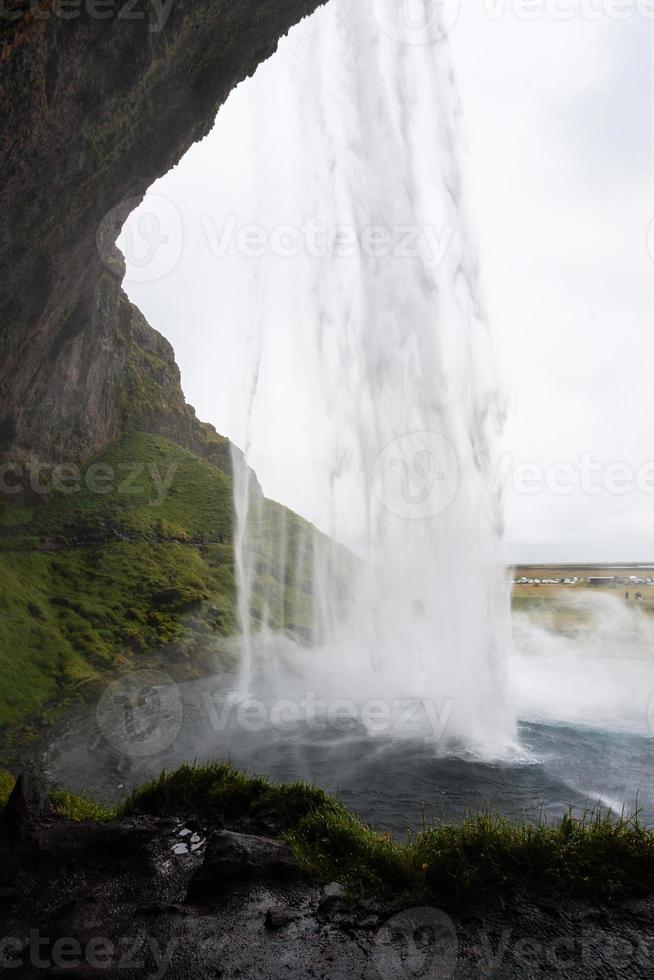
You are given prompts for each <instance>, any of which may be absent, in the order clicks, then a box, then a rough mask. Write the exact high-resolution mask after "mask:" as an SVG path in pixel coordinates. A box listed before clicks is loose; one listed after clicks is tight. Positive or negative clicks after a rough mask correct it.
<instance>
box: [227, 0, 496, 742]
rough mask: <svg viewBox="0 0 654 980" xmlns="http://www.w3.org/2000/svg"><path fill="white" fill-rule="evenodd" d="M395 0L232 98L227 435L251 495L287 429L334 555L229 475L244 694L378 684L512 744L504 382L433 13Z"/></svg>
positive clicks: (284, 59)
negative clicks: (241, 205)
mask: <svg viewBox="0 0 654 980" xmlns="http://www.w3.org/2000/svg"><path fill="white" fill-rule="evenodd" d="M410 6H411V5H410V4H406V3H398V2H397V0H331V2H330V3H328V4H327V6H326V7H324V8H322V9H320V10H319V11H318V12H317V13H316V14H314V15H313V16H312V17H311V18H309V19H307V20H305V21H304V22H303V23H302V24H300V25H299V26H298V27H297V28H296V29H295V30H294V31H292V32H291V34H290V35H289V37H288V38H286V39H285V40H284V41H283V42H282V43H281V45H280V48H279V51H278V53H277V54H276V55H275V56H274V58H272V59H271V60H270V61H269V62H268V63H267V64H266V65H264V66H262V68H261V69H260V70H259V71H258V72H257V74H256V75H255V76H254V77H253V78H252V79H250V80H248V81H247V82H246V83H245V84H244V85H243V86H242V87H241V90H240V91H239V93H237V94H238V98H239V111H240V112H241V113H242V114H243V115H244V118H246V119H247V122H248V126H249V133H250V137H249V150H250V153H251V154H252V157H251V161H250V162H251V164H252V167H253V173H255V174H256V178H255V179H256V185H253V186H252V187H251V188H250V194H251V200H250V204H249V206H250V207H251V209H252V214H253V215H254V216H255V219H256V222H255V223H256V229H257V230H256V231H253V230H252V229H250V231H249V232H248V233H247V235H249V237H247V236H246V237H245V238H243V240H242V247H243V250H244V251H245V252H246V253H247V254H246V255H244V257H243V260H242V261H243V268H244V272H243V281H242V283H241V287H242V288H241V292H240V294H239V301H240V312H239V316H240V318H241V323H242V324H244V325H245V329H246V332H247V343H245V344H244V351H245V355H244V359H245V366H244V377H245V389H244V397H243V403H242V404H243V413H242V418H241V424H240V433H241V438H240V442H241V445H242V446H243V449H244V453H245V459H246V461H247V462H248V463H249V464H250V465H255V466H257V470H258V475H259V476H260V477H261V479H262V483H263V486H264V489H266V472H265V470H266V466H265V465H264V466H263V467H261V466H259V465H257V464H258V461H259V462H260V461H261V460H262V459H263V458H264V456H265V457H266V458H267V459H268V460H269V461H270V460H272V462H269V463H268V464H267V465H268V467H269V469H270V467H271V466H274V465H275V462H274V460H275V452H276V447H277V446H278V444H279V443H280V441H282V442H283V443H284V445H285V446H286V447H288V444H289V443H291V442H292V444H293V447H294V451H295V453H296V455H297V457H298V458H300V459H304V460H305V469H304V472H305V474H306V480H307V485H308V486H310V491H311V495H310V499H311V506H310V507H309V508H308V509H307V510H308V511H309V512H308V513H306V516H308V517H309V518H311V519H313V520H314V521H316V522H317V523H318V524H319V525H320V527H321V530H322V531H324V532H326V533H327V534H328V535H330V536H331V537H332V538H333V539H335V540H337V541H339V542H343V543H344V544H345V545H347V546H348V548H349V549H350V550H351V553H352V558H351V560H350V559H348V558H345V557H344V554H345V553H344V552H340V553H339V554H337V551H336V550H335V549H334V550H332V551H330V546H329V542H327V541H326V539H325V538H323V537H322V535H320V534H319V533H318V532H316V531H315V530H313V529H312V528H310V527H309V525H306V524H304V523H303V522H301V521H299V520H298V521H297V522H294V523H293V527H292V529H289V527H284V526H283V517H282V512H281V510H278V509H275V508H274V507H273V506H272V505H267V504H266V502H265V501H264V500H263V498H262V496H261V494H260V492H259V490H258V486H257V485H256V481H254V482H253V481H252V480H251V479H250V477H249V475H248V470H247V467H246V468H245V469H243V470H242V472H241V473H240V474H237V479H236V480H235V487H236V498H235V500H236V514H237V525H238V533H237V541H236V551H237V561H236V567H237V574H238V580H239V581H238V585H239V590H240V612H241V627H242V634H243V644H242V645H243V662H242V671H241V679H240V693H241V695H242V696H245V695H246V694H247V693H249V692H250V691H251V690H252V689H253V688H254V687H256V685H257V683H259V684H263V685H264V686H266V687H267V688H269V689H270V690H271V691H273V690H276V691H277V693H281V694H285V695H288V694H289V690H290V688H289V683H290V682H289V677H292V678H293V679H294V684H295V688H296V689H297V690H298V691H304V692H307V691H310V692H312V696H314V695H315V696H319V697H320V699H321V703H322V704H323V705H329V704H331V703H333V702H334V701H339V700H340V701H342V700H343V699H346V700H350V701H352V702H354V703H356V704H361V703H362V702H366V703H368V705H369V704H370V702H371V700H372V699H375V702H376V704H377V707H376V708H375V711H376V712H377V716H378V717H379V718H381V717H382V716H384V717H386V715H385V714H384V711H383V703H387V704H390V703H392V705H393V706H394V707H393V709H392V712H391V714H392V717H393V719H395V718H396V717H397V712H398V711H399V709H397V705H399V704H401V703H408V702H409V701H414V702H415V703H416V704H418V705H419V706H420V708H421V710H422V711H423V715H424V718H423V722H425V720H426V719H431V720H432V721H433V719H434V718H437V719H439V728H438V737H434V738H433V739H432V741H433V742H434V744H436V743H437V742H438V744H439V747H440V748H444V749H445V750H448V749H458V748H460V747H461V746H463V747H467V749H469V750H470V751H475V752H479V753H482V754H484V755H485V756H488V757H491V756H497V755H499V754H502V753H503V752H504V751H505V750H506V749H507V747H509V746H511V745H512V744H513V741H514V738H515V723H514V718H513V714H512V711H511V708H510V704H509V699H508V694H507V677H506V665H507V658H508V654H509V649H510V630H509V596H508V588H507V586H506V584H505V575H504V570H503V569H502V568H501V563H500V547H499V546H500V535H501V510H500V508H501V502H500V500H499V497H498V496H497V495H496V494H493V493H492V492H491V490H490V489H489V486H488V479H487V473H488V472H489V470H490V471H492V461H493V457H494V453H495V447H494V443H495V434H496V431H497V429H498V427H499V423H500V419H501V398H500V397H499V394H498V391H497V384H496V380H495V377H494V370H493V344H492V337H491V336H490V333H489V329H488V326H487V324H486V322H485V319H484V315H483V309H482V306H481V301H480V295H479V292H480V291H479V284H478V268H477V257H476V254H475V249H474V246H473V243H472V242H471V239H470V235H469V232H468V225H467V219H466V209H465V201H464V192H463V182H462V177H461V171H460V167H459V159H460V154H461V149H462V147H461V135H460V109H459V104H458V99H457V91H456V86H455V81H454V78H453V74H452V70H451V65H450V60H449V54H448V47H447V39H446V37H445V35H446V30H445V25H442V24H440V26H439V22H438V21H434V20H430V21H429V22H425V23H423V22H419V21H417V20H416V21H412V20H411V19H410V18H409V13H408V10H409V7H410ZM421 6H424V5H421ZM434 8H435V9H436V5H434ZM217 126H218V136H217V138H219V137H220V116H219V118H218V124H217ZM246 169H247V167H246V166H244V170H246ZM280 433H283V436H284V438H283V440H281V436H280ZM277 465H280V466H281V465H284V464H283V462H281V461H279V462H278V463H277ZM236 468H237V469H238V466H237V467H236ZM253 487H256V489H254V490H253ZM307 497H309V493H307ZM280 572H281V573H282V575H283V576H284V577H285V579H286V581H287V583H289V590H288V595H291V594H292V596H293V597H294V598H293V603H294V604H295V605H294V608H293V609H290V608H289V602H288V595H283V594H280V591H279V577H278V576H279V573H280ZM308 583H311V586H310V587H309V584H308ZM283 591H284V590H282V592H283ZM298 597H301V601H300V600H299V599H298ZM298 602H299V603H300V605H302V606H303V609H302V610H300V612H298V608H299V607H298ZM304 604H306V606H305V605H304ZM309 607H310V608H309ZM300 613H301V615H300ZM303 617H304V618H303ZM300 620H302V621H303V623H304V626H305V627H306V625H307V623H308V622H309V621H310V623H311V628H310V629H308V630H307V629H306V628H305V630H304V632H302V630H299V629H297V628H296V627H298V624H299V623H300ZM300 639H301V640H302V642H300ZM280 671H282V673H281V674H280ZM280 676H283V681H280ZM257 678H259V680H257ZM275 684H279V687H278V688H276V687H275ZM271 696H272V695H271ZM380 704H382V707H380ZM373 716H374V711H372V712H369V713H368V715H367V717H368V728H369V729H370V730H373V729H374V728H375V726H374V725H372V724H370V723H369V722H370V718H371V717H373ZM425 723H426V722H425ZM421 724H422V723H421ZM378 727H379V728H380V730H381V729H383V725H382V726H378ZM421 732H423V734H424V724H423V727H422V728H421ZM427 734H429V732H427ZM432 734H434V733H433V726H432Z"/></svg>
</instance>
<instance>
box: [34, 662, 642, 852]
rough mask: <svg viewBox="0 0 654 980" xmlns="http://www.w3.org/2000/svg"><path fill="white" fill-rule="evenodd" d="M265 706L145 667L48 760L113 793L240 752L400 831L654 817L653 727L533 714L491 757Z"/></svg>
mask: <svg viewBox="0 0 654 980" xmlns="http://www.w3.org/2000/svg"><path fill="white" fill-rule="evenodd" d="M121 684H122V688H121ZM130 684H131V685H132V686H131V687H130V686H129V685H130ZM256 705H257V703H256V702H251V703H250V704H249V707H248V705H247V704H244V703H242V702H241V703H239V702H237V701H236V700H235V699H234V698H233V696H232V695H231V693H230V684H229V679H226V678H225V677H224V676H223V677H216V678H212V679H207V680H203V681H197V682H193V683H188V684H185V685H179V686H178V685H174V684H172V683H170V682H167V681H166V678H165V677H162V676H160V675H156V674H154V675H153V674H149V673H147V672H146V673H144V674H138V673H137V674H134V675H130V680H129V682H128V683H127V686H125V684H124V683H123V682H119V685H118V687H116V686H114V688H113V689H111V694H110V695H107V697H105V698H103V700H102V701H101V702H100V705H99V706H98V707H96V708H94V709H92V710H91V709H85V710H83V711H81V710H80V711H77V712H76V713H75V714H73V715H71V716H69V717H68V718H66V719H65V720H63V721H62V722H61V723H60V724H59V725H58V726H57V728H56V729H55V730H54V731H53V732H52V735H51V737H50V739H49V740H48V745H47V747H46V748H45V750H44V752H43V757H42V763H43V766H44V768H45V770H46V773H47V775H48V778H49V779H50V780H52V781H54V782H56V783H59V784H62V785H65V786H66V787H67V788H69V789H71V790H73V791H77V792H83V793H87V794H90V795H92V796H94V797H97V798H102V799H105V800H108V801H114V800H118V799H121V798H123V797H124V796H125V795H126V793H127V792H129V791H130V790H131V788H132V787H133V786H134V785H137V784H139V783H141V782H143V781H144V780H146V779H148V778H151V777H153V776H155V775H157V774H158V773H159V772H160V771H161V769H163V768H166V769H170V768H172V767H174V766H177V765H178V764H180V763H181V762H188V761H193V760H196V759H197V760H198V761H199V762H205V761H208V760H217V759H220V760H229V761H231V762H233V763H234V764H235V765H236V766H238V767H239V768H241V769H244V770H246V771H248V772H250V773H255V772H256V773H257V774H260V775H266V776H269V777H271V778H273V779H275V780H284V781H288V780H293V779H304V780H308V781H310V782H313V783H315V784H317V785H319V786H321V787H323V788H324V789H326V790H327V791H329V792H331V793H333V794H335V795H336V796H338V797H339V798H340V799H341V800H342V801H343V802H344V803H345V804H346V805H347V806H348V807H349V808H350V809H351V810H353V811H354V812H355V813H357V814H358V815H359V816H360V817H362V818H363V819H364V820H365V821H367V822H369V823H370V824H372V825H374V826H375V827H377V828H383V829H387V830H390V831H392V832H394V833H396V834H402V833H404V832H405V831H406V830H407V829H408V828H411V829H413V830H415V829H416V828H420V827H421V826H422V824H423V822H424V821H427V822H429V821H431V820H433V819H438V818H440V817H443V818H445V819H449V820H457V819H460V818H461V817H462V816H463V815H464V814H465V812H466V810H467V809H472V810H479V809H480V808H492V809H493V810H495V811H497V812H499V813H502V814H504V815H506V816H508V817H511V818H514V819H519V818H521V817H522V816H523V815H524V816H525V817H526V818H527V819H529V820H536V819H539V816H540V815H541V814H542V815H543V816H545V817H547V819H550V820H556V819H558V818H560V817H561V816H562V814H563V813H564V812H566V811H567V810H568V808H569V807H570V806H572V807H573V808H574V809H575V811H577V812H579V811H582V810H583V809H584V808H585V807H596V806H597V804H598V803H600V804H602V805H603V806H604V807H611V808H612V809H613V811H614V812H618V813H619V812H621V811H622V810H623V809H624V810H625V811H626V812H628V813H633V812H634V811H635V809H636V808H637V807H638V808H640V810H641V815H642V819H643V820H644V821H645V822H646V823H650V824H653V825H654V793H653V792H652V774H653V773H654V755H653V753H652V749H653V747H654V739H653V738H652V736H651V735H649V734H646V733H643V732H634V731H630V732H624V731H622V732H621V731H617V730H614V731H609V730H600V729H594V728H592V727H589V726H587V725H583V724H570V723H553V722H551V721H540V722H537V721H534V720H531V721H522V722H521V723H520V724H519V729H518V750H517V751H515V752H514V753H512V754H511V755H509V756H508V757H507V758H506V759H503V760H501V761H488V760H484V759H482V758H479V757H478V756H475V755H473V754H471V753H470V752H468V751H466V750H464V749H463V747H459V749H457V748H456V747H452V746H449V747H448V749H447V752H444V751H442V750H441V749H439V747H438V746H436V745H434V744H433V743H432V742H430V741H428V740H425V739H424V738H419V737H416V736H415V735H411V734H408V735H401V736H400V735H398V734H397V733H391V734H387V735H375V736H372V735H370V734H368V732H367V731H366V730H364V729H363V728H362V726H361V725H360V724H359V723H357V722H356V721H354V720H353V719H348V718H341V719H337V720H336V721H333V722H332V723H330V724H327V723H324V724H321V725H317V724H313V725H308V724H306V722H305V723H297V722H293V723H290V722H288V721H287V720H286V721H282V720H281V719H280V718H276V719H275V718H274V717H273V719H272V722H271V715H270V713H266V714H264V713H263V711H261V713H259V712H258V710H257V706H256ZM239 708H240V709H241V711H240V712H239V710H238V709H239ZM246 709H247V710H246ZM244 711H245V714H243V712H244ZM282 714H284V712H282ZM244 717H247V718H248V722H247V725H246V726H245V727H244V725H243V718H244Z"/></svg>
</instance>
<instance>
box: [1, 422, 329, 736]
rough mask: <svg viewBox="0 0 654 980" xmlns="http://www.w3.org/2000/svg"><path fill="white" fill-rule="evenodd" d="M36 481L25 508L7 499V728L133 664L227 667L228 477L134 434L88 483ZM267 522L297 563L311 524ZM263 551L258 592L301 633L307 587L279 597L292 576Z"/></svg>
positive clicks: (72, 478)
mask: <svg viewBox="0 0 654 980" xmlns="http://www.w3.org/2000/svg"><path fill="white" fill-rule="evenodd" d="M36 476H38V480H39V483H40V484H41V485H42V486H43V487H45V488H47V493H42V492H39V493H31V494H30V503H29V504H26V503H24V502H21V503H16V502H15V499H16V498H14V499H12V498H5V499H0V727H2V726H5V725H8V724H13V723H16V722H18V721H21V720H23V719H25V718H26V717H28V716H30V715H32V714H33V713H34V712H37V711H38V710H39V709H40V708H42V707H43V706H44V705H45V704H46V703H48V702H52V701H53V700H55V701H57V702H60V701H61V700H62V699H64V698H67V697H70V696H77V695H81V696H92V695H93V693H94V692H95V691H96V690H97V686H98V683H99V682H102V681H103V680H104V679H105V678H106V677H107V676H110V675H111V674H113V673H115V672H117V671H120V670H125V669H130V668H131V667H133V666H136V665H138V666H144V665H147V666H160V665H162V664H163V665H165V666H166V668H167V669H169V670H171V671H172V672H173V673H174V674H175V675H176V676H197V675H198V674H201V673H204V672H207V671H210V670H212V669H214V667H215V666H216V665H217V664H220V663H221V662H222V663H227V662H229V658H230V656H233V654H230V649H231V650H233V644H231V645H230V644H229V643H226V642H225V638H226V637H228V636H229V635H230V634H233V633H234V631H235V629H236V624H237V615H236V585H235V576H234V549H233V524H234V521H233V506H232V481H231V478H230V477H229V476H228V475H227V474H225V473H224V472H222V471H220V470H218V469H216V468H215V467H214V466H212V465H211V464H210V463H207V462H205V461H204V460H202V459H200V458H198V457H196V456H194V455H193V454H191V453H189V452H186V451H185V450H184V449H181V448H180V447H179V446H176V445H174V444H173V443H171V442H169V441H168V440H166V439H164V438H162V437H159V436H153V435H148V434H144V433H137V434H135V435H132V436H130V437H129V438H126V439H125V440H123V441H121V442H118V443H116V444H114V445H112V446H111V447H110V448H109V449H107V451H106V452H105V453H103V454H102V456H101V457H98V458H97V459H94V460H91V461H89V463H87V464H86V466H85V468H84V471H83V472H82V473H81V474H74V473H69V472H67V471H63V472H59V473H55V474H52V473H42V474H35V473H33V474H32V482H33V483H35V482H36V480H35V477H36ZM7 482H8V483H10V482H11V481H10V480H9V479H8V480H7ZM21 499H24V498H21ZM261 522H262V524H265V525H266V526H267V528H268V529H269V530H270V529H271V528H272V529H275V528H279V533H280V534H281V533H284V534H285V536H286V537H287V539H288V541H289V554H290V556H291V557H289V567H290V562H291V558H292V554H293V542H294V541H296V540H298V539H299V538H300V537H301V535H302V532H303V530H305V529H306V528H307V525H306V524H305V523H304V522H303V521H301V519H300V518H298V517H297V516H296V515H294V514H291V513H290V512H288V511H285V510H284V508H282V507H279V506H278V505H276V504H273V503H270V502H265V503H264V504H263V505H262V508H261ZM267 537H268V536H267ZM272 537H273V538H274V535H272ZM260 550H261V553H260V555H259V556H258V559H257V572H258V579H257V581H256V583H255V589H256V588H257V587H258V589H259V591H261V592H262V591H263V590H264V588H265V590H266V592H267V593H271V594H272V595H273V596H276V597H277V599H278V603H277V605H278V608H277V609H276V615H277V617H278V619H279V620H280V625H282V624H283V625H284V626H285V627H286V628H289V629H292V630H297V631H298V632H300V633H301V632H303V631H304V630H305V629H306V628H307V627H308V610H309V606H310V603H309V601H308V597H307V594H306V592H305V591H304V590H305V589H306V588H307V585H306V582H302V583H297V585H298V589H301V590H302V591H297V590H295V589H293V588H290V587H289V588H285V587H284V585H285V582H286V579H287V578H288V572H289V567H286V566H285V567H280V566H279V563H277V564H276V563H275V562H274V561H273V560H272V555H271V554H266V553H264V550H263V546H261V549H260ZM309 557H310V556H308V557H307V562H308V561H309ZM308 567H309V565H308V564H307V568H308ZM261 601H263V600H260V599H257V597H255V600H254V606H255V609H254V612H255V615H256V611H257V608H256V607H257V603H259V602H261ZM273 606H275V603H273Z"/></svg>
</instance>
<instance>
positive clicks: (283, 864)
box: [188, 830, 303, 902]
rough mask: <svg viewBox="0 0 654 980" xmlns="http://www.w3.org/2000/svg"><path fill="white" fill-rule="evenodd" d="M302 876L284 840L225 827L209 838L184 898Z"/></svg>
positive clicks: (207, 896) (191, 898)
mask: <svg viewBox="0 0 654 980" xmlns="http://www.w3.org/2000/svg"><path fill="white" fill-rule="evenodd" d="M302 877H303V875H302V872H301V871H300V868H299V867H298V866H297V864H296V862H295V859H294V858H293V854H292V852H291V849H290V848H289V847H287V846H286V845H285V844H280V843H279V842H278V841H274V840H270V839H268V838H267V837H253V836H251V835H249V834H235V833H232V832H231V831H227V830H225V831H221V832H220V833H217V834H213V836H212V837H211V838H210V839H209V842H208V844H207V850H206V853H205V856H204V863H203V865H202V867H201V868H199V869H198V871H197V872H196V873H195V874H194V876H193V878H192V879H191V883H190V886H189V891H188V899H189V901H191V902H195V901H200V902H202V901H205V900H206V899H208V898H211V897H212V896H220V895H221V894H224V893H225V892H227V891H231V890H232V889H234V888H236V887H238V886H239V885H241V884H252V883H253V882H261V883H264V882H270V883H273V884H280V883H289V884H290V883H292V882H293V881H298V880H300V879H301V878H302Z"/></svg>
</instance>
